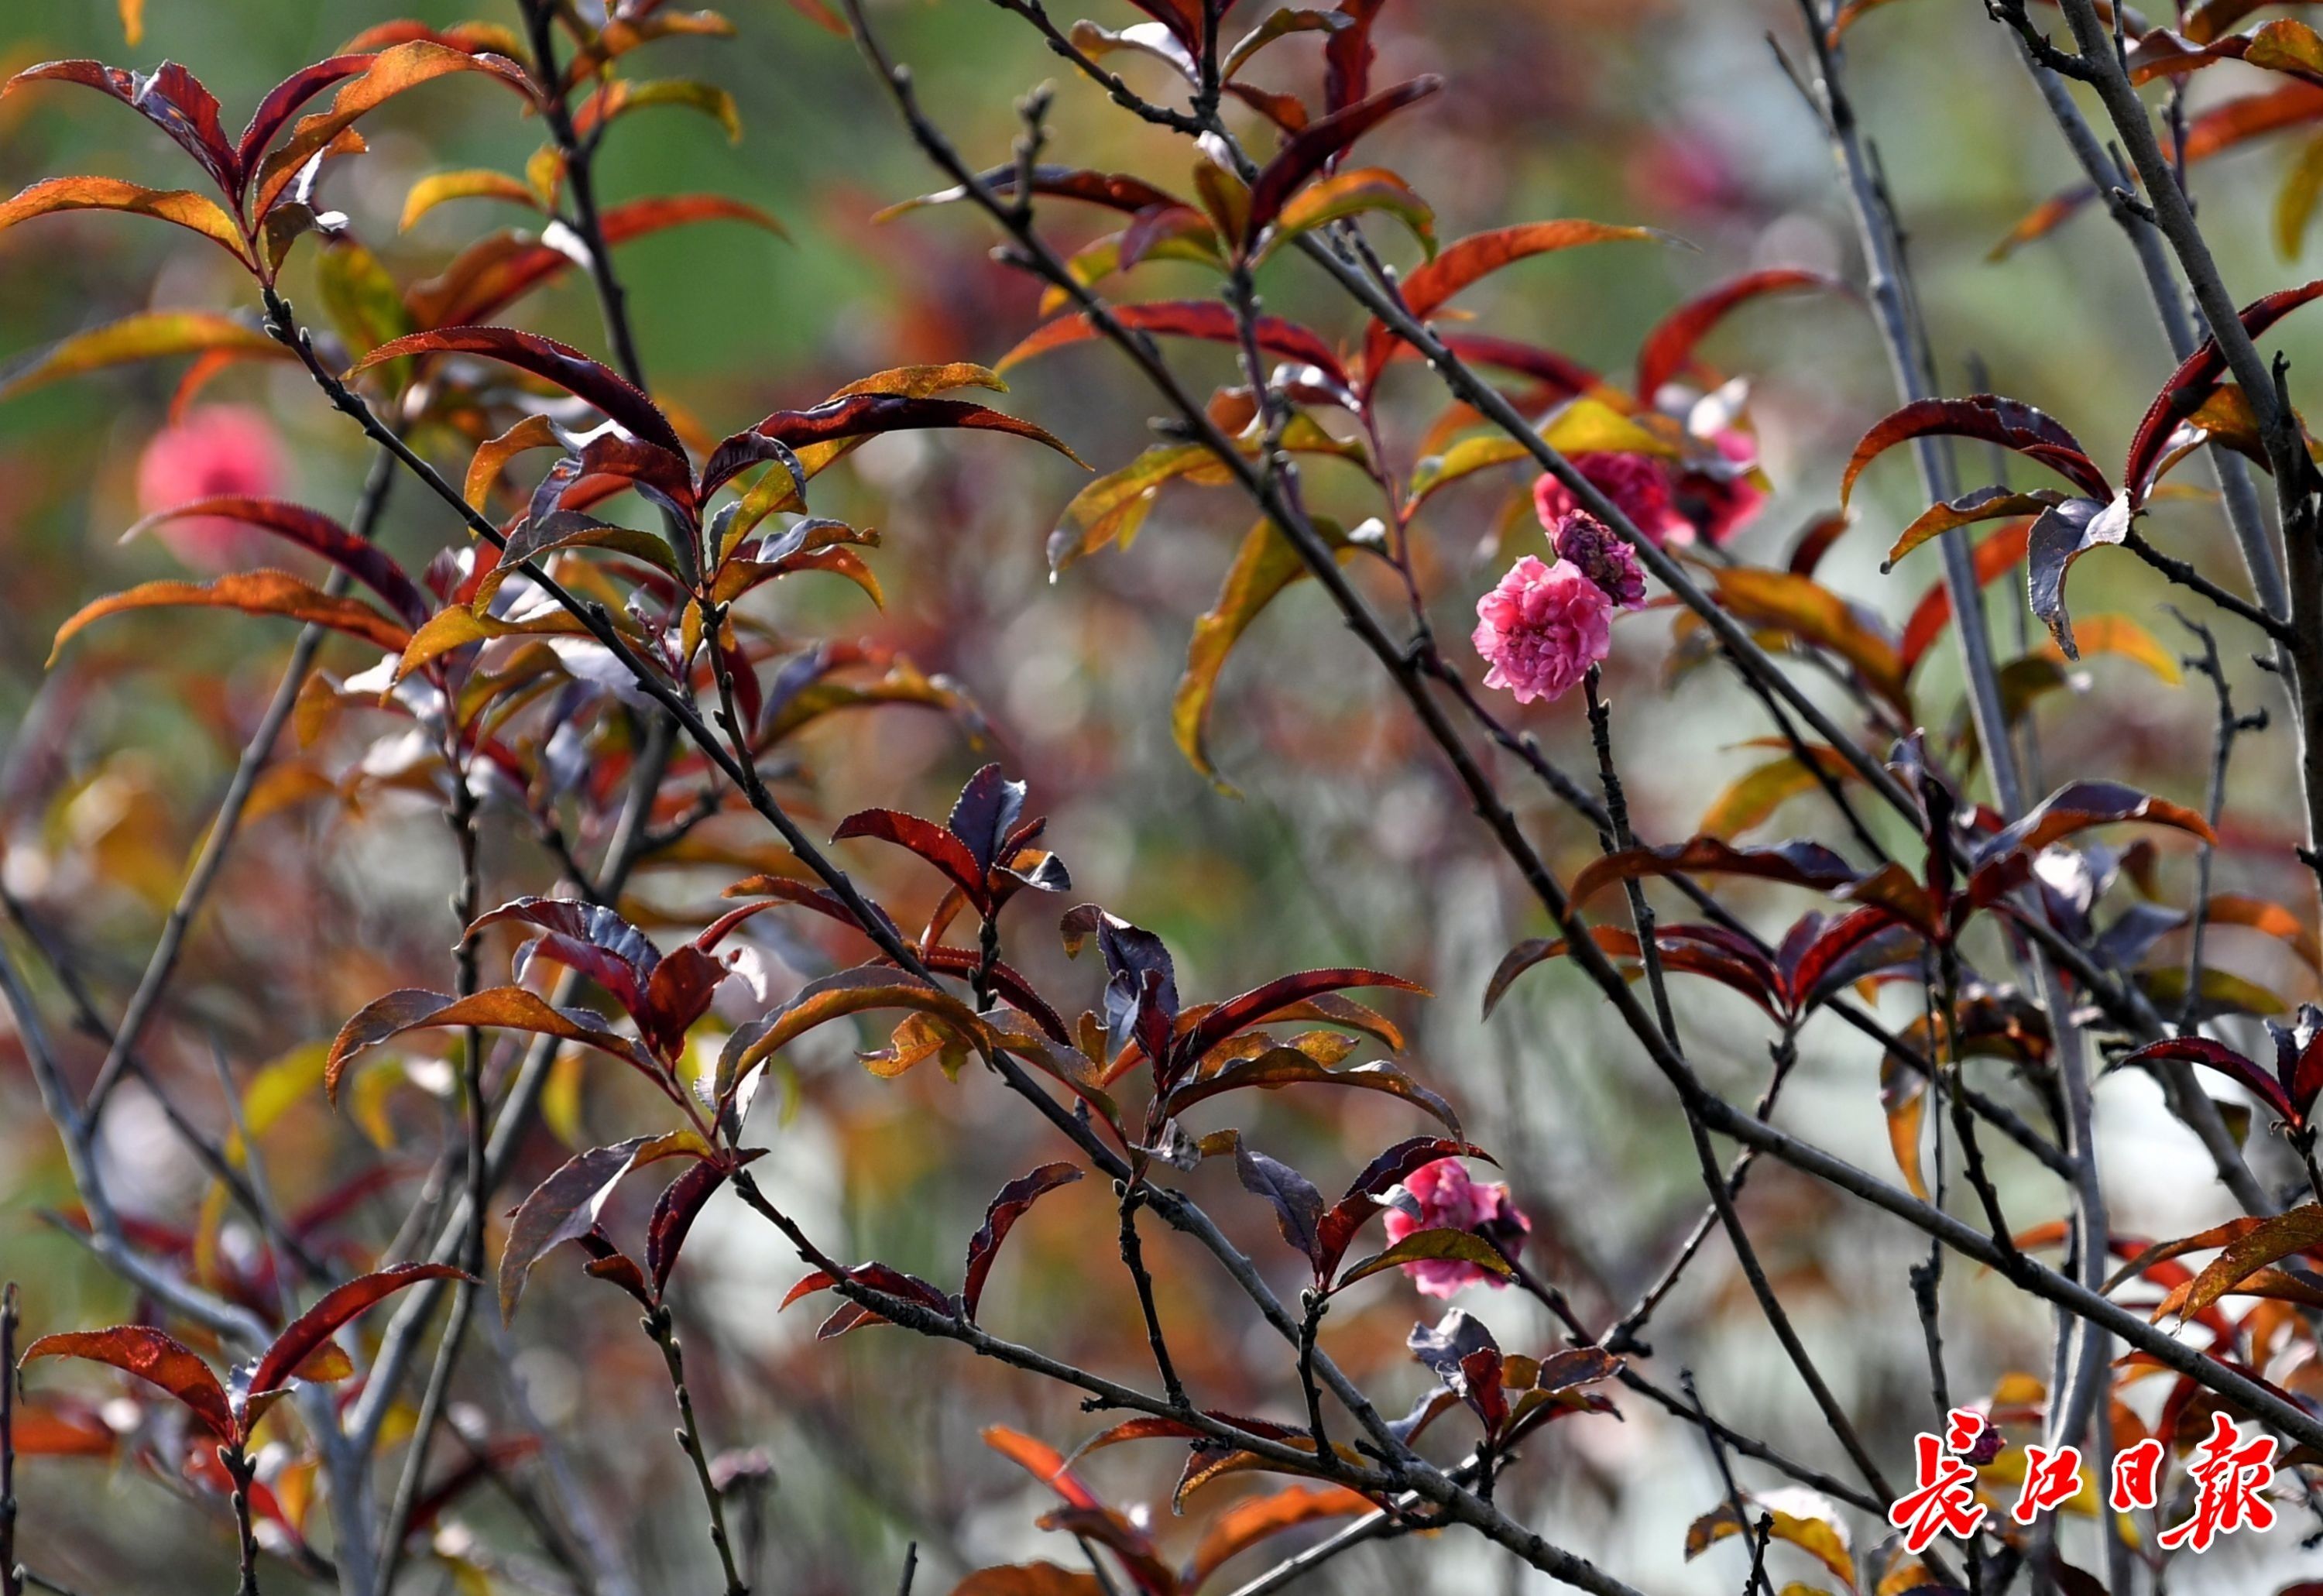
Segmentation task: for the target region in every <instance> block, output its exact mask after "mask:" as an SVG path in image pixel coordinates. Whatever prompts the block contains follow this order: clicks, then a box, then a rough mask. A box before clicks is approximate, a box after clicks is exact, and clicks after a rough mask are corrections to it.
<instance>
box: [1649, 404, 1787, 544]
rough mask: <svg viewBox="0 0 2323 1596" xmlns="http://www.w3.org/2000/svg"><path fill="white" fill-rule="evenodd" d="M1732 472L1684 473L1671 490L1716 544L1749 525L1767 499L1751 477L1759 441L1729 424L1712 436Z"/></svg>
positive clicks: (1684, 513)
mask: <svg viewBox="0 0 2323 1596" xmlns="http://www.w3.org/2000/svg"><path fill="white" fill-rule="evenodd" d="M1710 441H1711V442H1712V444H1715V445H1717V446H1718V452H1719V453H1720V454H1723V455H1724V456H1725V457H1726V459H1727V462H1728V463H1729V465H1730V466H1731V470H1729V471H1689V472H1682V473H1681V474H1680V475H1679V476H1678V479H1677V481H1676V483H1674V484H1673V485H1672V487H1671V490H1670V496H1671V499H1672V500H1673V503H1674V505H1675V507H1676V510H1677V513H1678V515H1679V516H1680V518H1683V519H1684V520H1685V522H1686V523H1687V524H1688V525H1689V526H1690V527H1693V528H1694V530H1695V531H1696V532H1698V533H1700V534H1701V535H1702V536H1703V537H1706V538H1708V539H1709V540H1710V542H1711V543H1712V545H1722V544H1724V543H1725V541H1726V540H1727V539H1728V538H1730V537H1733V536H1734V534H1736V533H1737V532H1740V530H1741V529H1742V528H1743V527H1746V526H1748V525H1749V523H1750V521H1751V520H1752V518H1755V517H1756V516H1757V515H1758V511H1759V509H1761V508H1763V507H1764V506H1765V504H1766V502H1767V496H1766V494H1765V493H1763V492H1761V491H1759V488H1758V484H1757V483H1756V482H1752V481H1751V480H1750V472H1751V469H1752V468H1753V467H1755V466H1756V465H1757V464H1758V440H1757V439H1756V438H1754V437H1752V436H1750V435H1749V433H1747V432H1743V431H1741V430H1740V429H1739V428H1735V427H1727V428H1726V429H1724V430H1723V431H1722V432H1718V433H1715V434H1713V435H1712V437H1711V440H1710Z"/></svg>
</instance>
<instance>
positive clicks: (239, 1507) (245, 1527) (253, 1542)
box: [218, 1445, 258, 1596]
mask: <svg viewBox="0 0 2323 1596" xmlns="http://www.w3.org/2000/svg"><path fill="white" fill-rule="evenodd" d="M218 1461H219V1462H220V1463H224V1464H225V1472H226V1477H227V1478H228V1479H230V1480H232V1481H234V1539H235V1557H236V1561H237V1563H238V1564H239V1567H240V1571H241V1579H240V1582H239V1583H238V1584H236V1585H235V1587H234V1591H235V1596H258V1531H257V1529H256V1527H254V1526H253V1523H252V1520H251V1516H250V1482H251V1480H252V1477H253V1475H254V1474H255V1473H256V1472H257V1465H256V1464H255V1463H252V1462H251V1460H250V1456H249V1454H247V1453H245V1452H243V1449H242V1448H241V1447H240V1446H238V1445H237V1446H221V1447H219V1448H218Z"/></svg>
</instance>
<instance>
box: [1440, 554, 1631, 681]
mask: <svg viewBox="0 0 2323 1596" xmlns="http://www.w3.org/2000/svg"><path fill="white" fill-rule="evenodd" d="M1612 617H1613V601H1612V600H1611V598H1609V597H1607V596H1606V593H1605V590H1604V589H1603V588H1601V587H1599V586H1598V585H1597V584H1596V583H1595V582H1592V581H1590V580H1589V577H1588V575H1587V574H1586V573H1584V572H1583V570H1582V569H1581V567H1580V566H1578V565H1576V564H1574V563H1573V562H1572V561H1570V560H1559V561H1557V562H1556V564H1554V565H1544V564H1541V563H1540V562H1539V561H1538V560H1537V559H1535V558H1534V557H1533V556H1532V555H1526V556H1525V557H1524V558H1523V559H1521V560H1519V561H1518V562H1517V563H1516V564H1513V565H1511V566H1510V567H1509V573H1508V574H1507V575H1506V576H1503V577H1501V581H1500V585H1499V586H1497V587H1495V588H1493V589H1492V592H1489V593H1486V594H1485V595H1484V596H1483V598H1481V599H1479V600H1477V601H1476V630H1475V634H1474V638H1473V641H1474V643H1475V645H1476V652H1477V653H1478V654H1480V655H1482V656H1483V657H1484V659H1485V660H1486V662H1487V663H1489V664H1490V665H1492V669H1491V670H1490V671H1488V672H1486V673H1485V675H1484V685H1485V686H1487V687H1505V688H1507V689H1508V690H1509V691H1510V692H1511V693H1515V694H1516V698H1517V702H1519V703H1520V704H1529V703H1530V702H1532V701H1533V700H1535V699H1537V698H1551V699H1554V698H1562V697H1563V696H1564V695H1565V694H1566V693H1570V692H1572V691H1573V688H1574V686H1575V683H1578V682H1579V681H1580V680H1581V678H1582V677H1584V676H1585V675H1587V674H1589V667H1590V666H1591V665H1595V664H1596V663H1597V662H1598V661H1599V660H1601V659H1602V658H1604V657H1605V656H1606V655H1607V654H1609V653H1610V652H1611V650H1612V647H1613V631H1612V624H1611V623H1612Z"/></svg>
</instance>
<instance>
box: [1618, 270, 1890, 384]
mask: <svg viewBox="0 0 2323 1596" xmlns="http://www.w3.org/2000/svg"><path fill="white" fill-rule="evenodd" d="M1801 289H1819V290H1829V291H1831V292H1833V293H1840V294H1845V293H1849V292H1851V291H1852V290H1850V289H1849V288H1848V286H1847V285H1846V284H1845V283H1843V282H1841V281H1840V280H1838V279H1836V278H1832V277H1826V276H1824V275H1823V273H1822V272H1820V271H1802V270H1800V269H1799V268H1797V267H1795V266H1777V267H1774V268H1771V269H1770V270H1767V271H1753V272H1749V273H1748V274H1747V275H1745V276H1742V277H1738V278H1736V279H1734V280H1732V281H1731V282H1727V283H1722V284H1721V285H1720V286H1719V287H1717V288H1714V289H1711V290H1710V291H1709V292H1708V293H1706V294H1703V295H1701V296H1700V297H1699V298H1693V299H1689V300H1687V301H1686V302H1685V304H1683V305H1681V306H1679V307H1677V308H1676V310H1673V311H1671V312H1670V313H1669V314H1668V315H1667V316H1664V317H1662V319H1661V320H1660V321H1658V322H1656V323H1655V324H1654V326H1653V330H1652V331H1650V332H1648V334H1647V335H1646V337H1645V342H1644V343H1643V344H1640V345H1639V348H1638V390H1637V394H1638V402H1639V404H1641V405H1650V404H1652V403H1653V402H1654V396H1655V395H1656V394H1657V393H1659V392H1660V391H1661V390H1662V385H1663V384H1664V383H1666V382H1667V381H1669V380H1670V379H1671V378H1673V377H1676V375H1677V374H1678V373H1679V372H1681V371H1685V368H1686V364H1687V362H1689V361H1690V360H1691V359H1692V358H1693V355H1694V345H1695V344H1698V343H1700V342H1701V341H1702V338H1703V335H1704V334H1706V333H1708V332H1709V331H1710V330H1711V329H1712V327H1714V326H1717V325H1718V324H1719V323H1720V322H1721V321H1723V320H1724V319H1725V318H1726V316H1727V313H1728V312H1730V311H1731V310H1732V309H1733V308H1734V307H1736V306H1738V305H1740V304H1743V303H1745V302H1746V301H1748V300H1751V299H1756V298H1762V297H1764V296H1766V295H1767V294H1781V293H1791V292H1795V291H1798V290H1801Z"/></svg>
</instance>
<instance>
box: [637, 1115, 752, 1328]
mask: <svg viewBox="0 0 2323 1596" xmlns="http://www.w3.org/2000/svg"><path fill="white" fill-rule="evenodd" d="M758 1156H759V1155H758V1152H757V1151H749V1152H745V1153H742V1154H741V1155H740V1156H739V1157H738V1158H737V1159H736V1160H735V1161H734V1164H733V1165H732V1166H729V1165H726V1164H723V1163H712V1161H710V1160H707V1159H702V1160H697V1161H695V1162H693V1163H691V1164H688V1165H687V1166H686V1167H685V1170H684V1173H683V1174H681V1175H679V1176H678V1178H677V1179H675V1180H673V1181H671V1182H670V1183H669V1185H668V1187H667V1188H665V1189H664V1190H663V1192H662V1194H661V1197H660V1198H659V1199H658V1200H657V1201H656V1202H655V1204H654V1211H653V1219H652V1221H651V1222H650V1223H649V1224H648V1225H647V1226H646V1272H647V1274H648V1275H650V1276H652V1278H653V1289H654V1295H655V1296H656V1297H659V1296H660V1295H661V1294H662V1293H663V1292H664V1291H665V1290H666V1289H668V1287H669V1271H670V1270H674V1269H675V1268H676V1267H677V1255H678V1252H679V1250H680V1249H682V1248H683V1247H684V1245H685V1237H686V1234H687V1233H688V1232H689V1231H691V1230H692V1229H693V1221H694V1220H695V1218H696V1217H697V1216H699V1215H700V1214H701V1213H702V1208H703V1207H704V1206H707V1205H708V1203H709V1201H710V1199H711V1198H712V1197H715V1196H717V1195H718V1188H720V1187H721V1186H723V1185H725V1184H726V1182H727V1180H728V1179H730V1177H731V1176H732V1175H733V1173H734V1169H736V1168H739V1166H741V1165H743V1164H747V1163H748V1162H750V1161H751V1160H754V1159H756V1158H758Z"/></svg>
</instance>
